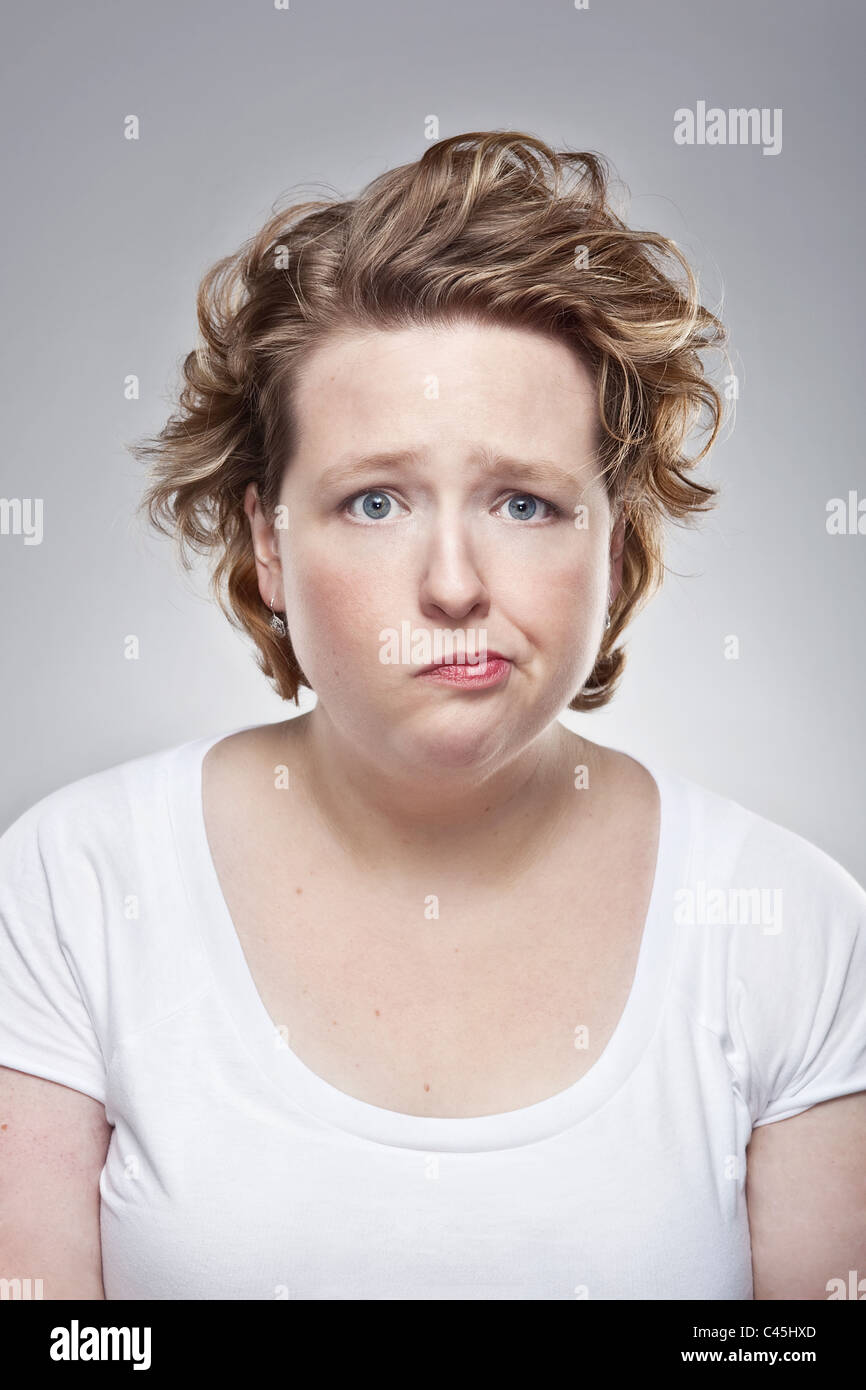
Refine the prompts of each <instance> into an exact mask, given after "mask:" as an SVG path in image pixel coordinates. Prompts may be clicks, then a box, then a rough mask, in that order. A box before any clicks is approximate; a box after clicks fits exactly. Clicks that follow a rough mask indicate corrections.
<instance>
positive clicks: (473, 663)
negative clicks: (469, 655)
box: [415, 651, 511, 676]
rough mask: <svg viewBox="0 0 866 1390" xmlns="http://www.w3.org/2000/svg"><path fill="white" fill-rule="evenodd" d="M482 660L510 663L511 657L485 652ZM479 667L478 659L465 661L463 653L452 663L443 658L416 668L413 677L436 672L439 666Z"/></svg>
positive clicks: (499, 653) (480, 663)
mask: <svg viewBox="0 0 866 1390" xmlns="http://www.w3.org/2000/svg"><path fill="white" fill-rule="evenodd" d="M484 659H485V661H487V662H490V661H510V660H511V657H510V656H503V655H502V653H501V652H494V651H487V652H485V653H484ZM481 665H482V662H481V660H480V659H479V660H476V661H467V660H466V654H465V653H464V654H463V656H462V658H461V656H460V654H459V653H458V654H457V657H456V659H455V660H454V661H447V660H446V659H445V658H444V657H443V659H442V660H441V661H432V662H431V663H430V665H429V666H420V667H419V668H418V670H417V671H416V672H415V675H416V676H423V675H425V674H426V673H427V672H428V671H436V670H438V668H439V667H440V666H481Z"/></svg>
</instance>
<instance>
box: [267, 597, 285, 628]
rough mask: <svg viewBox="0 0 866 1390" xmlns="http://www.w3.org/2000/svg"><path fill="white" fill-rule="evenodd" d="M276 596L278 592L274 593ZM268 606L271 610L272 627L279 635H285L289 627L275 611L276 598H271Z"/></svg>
mask: <svg viewBox="0 0 866 1390" xmlns="http://www.w3.org/2000/svg"><path fill="white" fill-rule="evenodd" d="M274 598H276V594H274ZM268 606H269V608H270V610H271V627H272V628H273V630H274V632H275V633H276V634H277V636H278V637H285V635H286V631H287V628H286V625H285V623H284V622H283V620H282V618H281V617H280V615H279V613H275V612H274V599H271V601H270V604H269V605H268Z"/></svg>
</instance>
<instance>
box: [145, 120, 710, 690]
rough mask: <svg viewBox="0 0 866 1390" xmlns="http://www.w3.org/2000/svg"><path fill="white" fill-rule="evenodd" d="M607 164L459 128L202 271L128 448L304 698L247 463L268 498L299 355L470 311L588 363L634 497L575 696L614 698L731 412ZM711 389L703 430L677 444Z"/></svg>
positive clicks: (215, 582) (703, 327)
mask: <svg viewBox="0 0 866 1390" xmlns="http://www.w3.org/2000/svg"><path fill="white" fill-rule="evenodd" d="M610 181H611V176H610V169H609V165H608V161H607V160H606V159H605V158H604V156H602V155H599V154H597V153H587V152H584V153H573V152H570V151H567V150H562V151H554V150H553V149H551V148H550V147H549V146H548V145H546V144H544V143H543V142H542V141H541V140H539V139H536V138H534V137H533V136H530V135H526V134H524V133H522V132H520V131H509V130H506V131H486V132H485V131H476V132H470V133H468V134H463V135H456V136H452V137H450V138H448V139H444V140H439V141H438V142H437V143H435V144H432V145H430V146H429V148H428V149H426V150H425V151H424V153H423V155H422V156H421V158H420V159H418V160H416V161H415V162H413V163H410V164H404V165H401V166H400V167H398V168H394V169H391V170H389V171H388V172H386V173H384V174H382V175H380V176H379V177H377V178H375V179H374V180H373V181H372V182H371V183H369V184H368V185H367V187H366V188H365V189H364V190H363V191H362V192H361V194H360V195H359V196H358V197H357V198H355V199H352V200H345V201H344V200H339V199H338V198H328V199H327V200H323V201H316V202H301V203H295V204H294V205H292V206H290V207H288V208H286V209H285V210H282V211H278V212H276V213H275V214H273V215H272V216H271V217H270V218H269V220H268V221H267V222H266V223H265V225H264V226H263V227H262V228H261V230H260V231H259V232H258V233H257V235H255V236H254V237H252V238H251V239H250V240H249V241H247V242H245V243H244V244H243V246H242V247H241V249H240V250H239V251H237V252H236V253H234V254H233V255H229V256H226V257H224V258H223V259H221V260H219V261H217V262H216V264H215V265H213V266H212V267H211V268H210V270H208V271H207V273H206V274H205V275H204V278H203V279H202V281H201V284H200V286H199V290H198V297H197V315H198V325H199V330H200V343H199V346H197V347H196V348H195V349H194V350H193V351H192V352H190V353H188V354H187V356H186V357H185V359H184V363H183V377H184V384H183V387H182V390H181V392H180V396H179V401H178V408H177V410H176V411H175V412H174V413H173V414H172V415H171V417H170V418H169V420H168V422H167V424H166V425H165V427H164V428H163V429H162V431H161V432H160V433H159V434H158V435H157V436H155V437H152V438H150V439H148V440H146V441H145V442H143V443H140V444H138V445H132V446H131V448H130V452H131V453H132V454H133V455H134V456H135V457H136V458H138V459H139V460H140V461H147V462H148V463H149V464H150V465H151V468H150V476H149V483H148V487H147V490H146V492H145V495H144V498H143V500H142V503H141V507H140V510H143V511H144V512H145V514H146V516H147V518H148V519H149V521H150V522H151V524H152V525H153V526H154V527H156V529H157V530H159V531H161V532H162V533H164V534H167V535H172V534H173V535H174V538H175V541H176V543H177V545H178V550H179V556H180V559H181V563H182V564H183V566H184V567H185V568H186V569H189V568H190V559H189V553H190V552H192V551H195V552H198V553H206V552H210V553H211V555H212V557H213V558H214V563H213V568H212V573H211V588H212V592H213V594H214V596H215V597H216V599H217V601H218V603H219V604H220V607H221V608H222V610H223V612H224V613H225V615H226V617H227V618H228V619H229V621H230V622H231V623H232V624H233V625H234V626H235V627H237V628H239V629H240V630H243V631H245V632H246V633H247V634H248V635H249V636H250V637H251V638H252V639H253V642H254V644H255V646H256V648H257V649H258V653H257V661H258V665H259V669H260V670H261V671H262V672H263V673H264V675H265V676H267V677H268V679H269V680H270V681H271V683H272V685H273V687H274V689H275V690H276V691H277V693H278V694H279V695H280V696H281V698H283V699H285V700H295V701H296V702H297V696H298V690H299V688H300V687H301V686H302V685H306V686H309V684H310V683H309V681H308V680H307V679H306V677H305V676H304V674H303V672H302V670H301V668H300V666H299V664H298V661H297V659H296V657H295V653H294V651H293V649H292V644H291V633H289V635H288V636H287V637H278V636H276V634H275V633H274V631H273V629H272V627H271V624H270V617H271V615H270V613H269V611H268V609H267V608H266V607H265V606H264V604H263V603H262V600H261V597H260V594H259V589H258V583H257V578H256V568H255V561H254V554H253V548H252V542H251V535H250V530H249V523H248V520H247V517H246V514H245V512H244V494H245V491H246V488H247V485H248V484H249V483H250V482H255V483H256V484H257V485H258V493H259V497H260V499H261V502H262V505H263V508H264V509H265V513H266V515H269V516H270V515H273V513H274V509H275V507H276V503H277V499H278V497H279V494H280V488H281V482H282V478H283V474H284V470H285V468H286V467H287V466H288V465H289V464H290V460H291V457H292V449H293V445H294V444H295V441H296V439H297V425H296V420H295V418H294V415H293V405H292V386H293V382H297V380H298V379H299V373H300V370H301V367H302V364H303V361H304V358H305V356H306V354H308V353H309V352H310V351H311V350H312V349H313V348H314V347H316V346H318V345H319V344H321V343H322V342H323V341H324V340H326V339H328V338H329V337H330V336H331V335H339V334H341V333H344V332H351V331H352V330H353V329H354V330H362V331H363V330H369V329H370V328H373V329H376V328H378V329H390V328H397V329H400V328H409V327H415V326H418V327H427V326H430V325H432V324H434V323H445V324H449V323H459V322H461V321H464V322H465V321H470V322H476V323H481V324H500V325H504V326H506V327H516V328H520V327H526V328H530V329H535V330H540V331H541V332H544V333H547V334H548V335H551V336H553V337H555V338H556V339H558V340H559V341H561V342H564V343H565V344H566V345H568V346H569V347H571V348H572V350H574V351H575V352H576V353H578V354H579V356H580V358H581V360H582V361H583V362H584V363H585V364H586V365H587V366H588V367H589V368H590V370H591V372H592V376H593V380H594V382H595V384H596V389H597V396H598V409H599V417H600V426H601V429H600V440H601V442H600V445H599V448H598V457H597V463H598V466H599V469H600V475H601V477H602V478H603V479H604V483H605V487H606V489H607V493H608V497H609V499H610V503H611V507H612V510H614V511H615V513H616V514H617V515H619V514H621V513H624V547H623V562H622V575H621V588H620V591H619V593H618V594H617V596H616V598H615V600H614V603H613V605H612V609H611V614H610V616H611V623H610V626H609V627H608V628H607V630H606V631H605V633H604V637H603V639H602V642H601V646H600V649H599V652H598V655H597V659H596V661H595V664H594V667H593V670H592V672H591V674H590V676H589V679H588V680H587V681H586V683H585V684H584V686H583V688H582V689H581V690H580V691H579V692H578V694H577V695H576V696H575V697H574V699H572V701H571V702H570V704H569V708H570V709H573V710H589V709H593V708H597V707H599V706H601V705H604V704H606V703H607V702H608V701H609V700H610V699H611V697H612V695H613V693H614V690H615V688H616V685H617V683H618V681H619V677H620V675H621V673H622V671H623V668H624V665H625V661H626V653H625V651H624V649H623V648H622V646H617V641H618V639H619V638H620V636H621V635H622V633H623V630H624V628H625V627H626V625H627V623H628V621H629V619H630V618H631V617H632V615H633V614H634V613H635V612H637V611H638V610H639V608H640V607H642V606H643V605H644V603H645V602H646V601H647V599H648V598H649V597H650V595H651V594H652V593H653V592H654V591H655V590H656V588H657V587H658V586H659V585H660V583H661V581H662V578H663V574H664V562H663V544H662V543H663V527H664V522H665V520H666V519H673V520H676V521H685V520H690V519H691V514H692V513H694V512H699V511H705V510H706V509H707V508H709V507H711V506H713V505H715V495H716V493H717V489H716V488H715V487H712V486H710V485H708V484H704V483H700V482H698V481H696V480H695V479H693V478H690V477H688V476H687V473H688V471H689V470H691V469H693V468H694V467H695V465H696V464H697V463H699V462H700V460H701V459H702V458H703V457H704V456H705V455H706V454H707V453H708V451H709V449H710V448H711V447H712V445H713V443H714V441H715V439H716V436H717V434H718V432H719V428H720V425H721V421H722V413H723V407H722V400H721V396H720V394H719V392H718V390H717V389H716V387H715V386H714V385H713V384H712V383H711V382H710V380H709V379H708V377H707V375H706V373H705V369H704V365H703V363H702V361H701V358H700V355H699V354H700V352H701V351H702V350H703V349H705V348H709V347H723V345H724V344H725V342H726V339H727V334H726V331H725V329H724V327H723V325H722V324H721V322H720V320H719V319H718V318H716V316H715V315H714V314H712V313H710V311H709V310H708V309H706V308H705V307H704V306H703V305H702V304H701V303H700V301H699V294H698V289H697V282H696V279H695V276H694V274H693V272H692V270H691V268H690V267H689V265H688V264H687V262H686V260H685V258H684V257H683V255H682V254H681V252H680V251H679V249H678V248H677V246H676V244H675V243H674V242H672V241H670V240H669V239H668V238H666V237H663V236H661V235H659V234H657V233H654V232H647V231H636V230H631V229H629V228H628V227H627V226H626V225H625V223H624V222H622V221H621V220H620V218H619V217H618V216H617V215H616V214H615V212H614V211H613V209H612V207H611V206H610V196H609V184H610ZM677 266H678V267H680V268H681V269H682V271H683V272H684V283H682V284H681V283H679V282H678V279H677V277H676V275H675V273H674V271H675V270H676V268H677ZM704 409H706V410H707V412H708V419H707V425H706V428H707V430H708V432H709V438H708V439H707V441H706V443H705V444H704V447H703V448H702V449H701V450H700V451H699V452H698V453H697V454H696V455H695V456H694V457H692V458H688V457H686V456H685V454H684V453H683V448H684V444H685V441H686V439H687V436H688V435H689V433H690V431H691V429H692V428H693V426H694V425H695V423H696V422H697V421H698V420H699V418H700V416H701V414H702V412H703V411H704Z"/></svg>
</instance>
